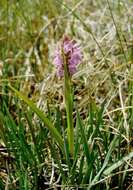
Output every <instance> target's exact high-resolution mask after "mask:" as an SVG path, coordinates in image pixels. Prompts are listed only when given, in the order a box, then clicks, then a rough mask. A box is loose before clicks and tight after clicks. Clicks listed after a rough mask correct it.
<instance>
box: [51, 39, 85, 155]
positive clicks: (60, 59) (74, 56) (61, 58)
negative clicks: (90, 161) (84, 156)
mask: <svg viewBox="0 0 133 190" xmlns="http://www.w3.org/2000/svg"><path fill="white" fill-rule="evenodd" d="M81 61H82V53H81V50H80V47H79V46H78V44H77V42H76V41H75V40H72V39H70V38H69V37H68V36H64V37H63V39H62V40H61V43H60V44H59V46H58V47H57V49H56V51H55V57H54V64H55V66H56V69H57V76H59V77H61V78H63V79H64V92H63V94H64V102H65V108H66V114H67V138H68V144H69V150H70V153H71V155H73V153H74V126H73V116H72V115H73V93H72V87H71V84H72V83H71V77H72V75H73V74H74V73H76V70H77V65H78V64H80V63H81Z"/></svg>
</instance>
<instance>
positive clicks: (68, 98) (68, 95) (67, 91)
mask: <svg viewBox="0 0 133 190" xmlns="http://www.w3.org/2000/svg"><path fill="white" fill-rule="evenodd" d="M64 98H65V106H66V114H67V137H68V144H69V149H70V153H71V155H73V154H74V129H73V116H72V114H73V96H72V89H71V76H70V74H69V71H68V65H67V62H66V61H65V62H64Z"/></svg>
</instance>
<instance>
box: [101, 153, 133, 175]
mask: <svg viewBox="0 0 133 190" xmlns="http://www.w3.org/2000/svg"><path fill="white" fill-rule="evenodd" d="M132 157H133V152H131V153H129V154H128V155H127V156H125V157H124V158H122V159H121V160H119V161H118V162H116V163H114V164H113V165H112V166H110V167H109V168H107V169H106V170H105V171H104V172H103V174H104V175H109V174H110V173H111V172H112V171H113V170H115V169H116V168H118V167H120V166H121V165H122V164H123V163H124V162H126V161H127V160H129V159H131V158H132Z"/></svg>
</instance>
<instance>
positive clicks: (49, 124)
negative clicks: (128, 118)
mask: <svg viewBox="0 0 133 190" xmlns="http://www.w3.org/2000/svg"><path fill="white" fill-rule="evenodd" d="M9 87H10V89H11V90H12V91H13V92H15V94H16V95H17V96H18V97H19V98H21V99H22V100H23V101H24V102H25V103H26V104H27V105H28V106H29V107H30V108H31V109H32V110H33V111H34V112H35V113H36V114H37V115H38V116H39V118H40V119H41V120H42V121H43V122H44V124H45V125H46V127H47V128H48V129H49V131H50V132H51V134H52V136H53V137H54V138H55V140H56V141H57V142H58V145H59V147H60V148H61V150H62V151H63V139H62V137H61V135H60V134H59V132H58V131H57V129H56V128H55V127H54V126H53V124H52V122H51V121H50V120H49V119H48V118H47V117H46V116H45V115H44V113H43V112H42V111H41V110H40V109H39V108H37V107H36V105H35V104H34V103H33V102H32V101H31V100H29V99H28V98H27V97H26V96H24V95H23V94H22V93H21V92H19V91H17V90H16V89H15V88H13V87H12V86H9Z"/></svg>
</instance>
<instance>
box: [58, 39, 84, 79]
mask: <svg viewBox="0 0 133 190" xmlns="http://www.w3.org/2000/svg"><path fill="white" fill-rule="evenodd" d="M62 50H63V52H64V56H65V59H66V63H67V64H68V70H69V74H70V75H73V74H74V73H76V67H77V65H78V64H80V63H81V61H82V53H81V50H80V47H79V46H78V44H77V43H76V41H75V40H71V39H70V38H69V37H68V36H64V37H63V39H62V41H61V43H60V45H59V46H58V47H57V49H56V51H55V56H54V64H55V66H56V69H57V75H58V76H59V77H63V76H64V63H63V55H62Z"/></svg>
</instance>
